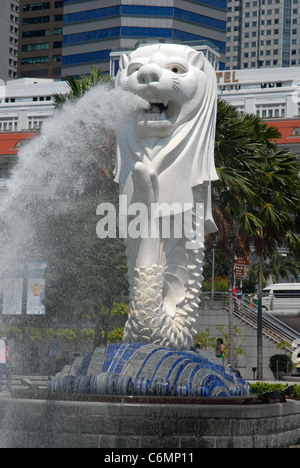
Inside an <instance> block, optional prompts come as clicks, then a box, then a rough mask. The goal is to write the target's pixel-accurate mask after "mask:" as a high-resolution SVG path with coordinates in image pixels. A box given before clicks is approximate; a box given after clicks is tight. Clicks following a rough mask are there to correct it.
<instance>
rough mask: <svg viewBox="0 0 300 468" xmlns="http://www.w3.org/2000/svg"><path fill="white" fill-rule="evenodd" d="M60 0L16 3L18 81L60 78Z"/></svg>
mask: <svg viewBox="0 0 300 468" xmlns="http://www.w3.org/2000/svg"><path fill="white" fill-rule="evenodd" d="M63 6H64V1H63V0H48V1H47V2H46V1H41V0H20V21H19V51H18V78H22V77H36V78H37V77H43V78H56V79H60V78H61V56H62V35H63Z"/></svg>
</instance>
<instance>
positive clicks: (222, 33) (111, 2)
mask: <svg viewBox="0 0 300 468" xmlns="http://www.w3.org/2000/svg"><path fill="white" fill-rule="evenodd" d="M226 9H227V3H226V1H225V0H193V1H188V0H155V1H153V2H149V0H85V1H80V0H79V1H78V0H65V2H64V36H63V61H62V75H63V76H65V75H67V74H68V75H77V74H85V73H89V72H90V70H91V66H92V65H94V66H97V67H99V68H102V70H103V71H109V63H110V59H109V54H110V52H111V51H112V50H120V49H121V50H122V49H134V48H135V46H136V43H137V42H138V41H141V40H144V39H145V40H149V39H150V40H162V41H165V42H168V41H172V40H173V41H182V42H185V43H188V42H193V41H201V40H204V41H205V40H208V41H209V42H210V43H211V44H213V45H214V46H216V47H217V48H218V49H219V51H220V55H221V56H220V68H222V64H224V62H225V40H226Z"/></svg>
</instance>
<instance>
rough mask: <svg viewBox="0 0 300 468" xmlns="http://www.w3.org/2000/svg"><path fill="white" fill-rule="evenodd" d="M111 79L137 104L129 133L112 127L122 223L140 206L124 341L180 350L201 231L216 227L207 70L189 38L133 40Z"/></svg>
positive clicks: (194, 301) (188, 333)
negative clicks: (185, 41)
mask: <svg viewBox="0 0 300 468" xmlns="http://www.w3.org/2000/svg"><path fill="white" fill-rule="evenodd" d="M116 86H120V87H121V88H122V89H124V90H126V91H129V92H130V93H133V94H135V95H137V96H139V97H140V98H142V100H143V101H142V100H141V102H143V103H144V106H141V109H140V112H137V114H136V116H134V118H135V124H134V125H135V128H134V132H133V134H127V133H126V132H123V133H120V134H117V162H116V168H115V175H116V179H115V180H116V182H118V183H119V186H120V195H121V196H124V197H125V196H126V201H127V209H128V211H127V212H128V213H129V215H128V218H127V221H126V222H127V225H129V224H130V220H131V218H130V206H132V205H133V204H137V203H138V204H142V205H143V206H145V207H146V208H147V210H148V211H147V213H148V217H146V219H145V217H144V223H143V226H141V236H140V237H136V236H134V238H133V236H130V235H129V236H128V238H127V239H126V243H127V245H126V251H127V257H128V271H129V283H130V314H129V318H128V321H127V323H126V326H125V331H124V341H125V342H132V341H136V342H146V343H153V344H156V345H161V346H166V347H170V348H173V349H179V350H181V349H190V347H191V345H192V343H193V337H194V334H195V321H196V317H197V314H198V308H199V294H200V288H201V281H202V262H203V250H204V245H203V243H204V235H205V234H206V233H209V232H213V231H215V230H216V228H215V225H214V222H213V217H212V212H211V182H212V181H214V180H217V178H218V177H217V173H216V169H215V166H214V140H215V121H216V104H217V85H216V76H215V71H214V69H213V68H212V66H211V65H210V63H209V62H208V61H207V60H206V59H205V57H204V55H203V54H202V52H197V51H196V50H195V49H192V48H190V47H187V46H184V45H175V44H155V45H148V46H141V47H139V48H138V49H137V50H136V51H134V52H133V53H131V54H130V55H129V56H126V55H123V56H122V57H121V60H120V70H119V73H118V75H117V78H116ZM153 208H154V209H153ZM131 214H132V213H131ZM166 220H167V221H169V222H170V226H169V228H168V229H167V228H166V226H167V224H166V223H165V222H166ZM153 225H155V227H156V229H154V230H153ZM187 225H188V226H187ZM166 233H167V234H166Z"/></svg>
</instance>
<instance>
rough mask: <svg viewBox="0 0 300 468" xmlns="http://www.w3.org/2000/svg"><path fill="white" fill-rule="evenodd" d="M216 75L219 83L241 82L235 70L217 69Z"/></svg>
mask: <svg viewBox="0 0 300 468" xmlns="http://www.w3.org/2000/svg"><path fill="white" fill-rule="evenodd" d="M216 75H217V83H218V84H230V83H238V82H239V80H238V78H237V77H236V74H235V71H217V72H216Z"/></svg>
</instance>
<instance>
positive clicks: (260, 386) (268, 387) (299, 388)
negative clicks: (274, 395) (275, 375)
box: [250, 382, 300, 398]
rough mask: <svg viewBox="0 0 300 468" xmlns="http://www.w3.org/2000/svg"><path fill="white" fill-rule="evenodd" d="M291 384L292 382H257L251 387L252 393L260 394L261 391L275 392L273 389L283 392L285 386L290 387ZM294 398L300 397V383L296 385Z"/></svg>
mask: <svg viewBox="0 0 300 468" xmlns="http://www.w3.org/2000/svg"><path fill="white" fill-rule="evenodd" d="M289 385H290V384H288V383H286V384H275V383H274V384H272V383H268V382H256V383H252V384H250V387H251V392H252V394H255V395H260V394H261V393H265V392H273V391H277V392H281V391H282V390H284V389H285V388H287V387H289ZM292 398H300V385H295V386H294V391H293V394H292Z"/></svg>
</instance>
